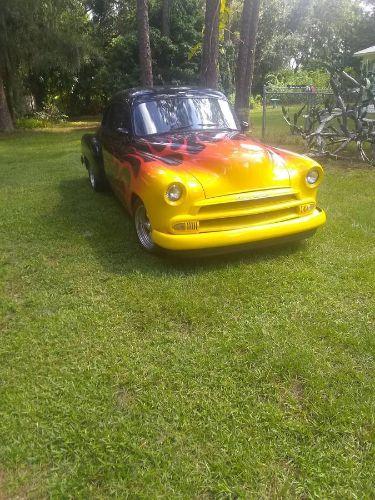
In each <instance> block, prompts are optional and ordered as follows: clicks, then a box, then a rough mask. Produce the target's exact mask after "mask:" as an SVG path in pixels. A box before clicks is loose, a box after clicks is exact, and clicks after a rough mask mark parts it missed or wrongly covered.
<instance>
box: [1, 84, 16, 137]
mask: <svg viewBox="0 0 375 500" xmlns="http://www.w3.org/2000/svg"><path fill="white" fill-rule="evenodd" d="M13 130H14V127H13V122H12V118H11V116H10V112H9V107H8V102H7V99H6V95H5V89H4V82H3V79H2V77H1V75H0V132H12V131H13Z"/></svg>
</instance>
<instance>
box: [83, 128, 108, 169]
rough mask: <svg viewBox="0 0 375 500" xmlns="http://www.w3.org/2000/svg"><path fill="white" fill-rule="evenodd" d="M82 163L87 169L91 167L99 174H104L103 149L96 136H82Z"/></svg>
mask: <svg viewBox="0 0 375 500" xmlns="http://www.w3.org/2000/svg"><path fill="white" fill-rule="evenodd" d="M81 162H82V164H83V165H85V167H86V168H88V167H89V165H91V166H92V167H93V168H94V169H95V171H96V173H97V174H104V165H103V153H102V147H101V144H100V142H99V139H98V138H97V136H96V135H95V134H85V135H83V136H82V139H81Z"/></svg>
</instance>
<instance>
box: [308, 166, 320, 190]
mask: <svg viewBox="0 0 375 500" xmlns="http://www.w3.org/2000/svg"><path fill="white" fill-rule="evenodd" d="M318 180H319V170H317V169H316V168H313V169H312V170H309V172H307V175H306V182H307V184H309V186H313V185H314V184H316V183H317V182H318Z"/></svg>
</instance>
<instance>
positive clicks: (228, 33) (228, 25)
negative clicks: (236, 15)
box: [224, 0, 232, 43]
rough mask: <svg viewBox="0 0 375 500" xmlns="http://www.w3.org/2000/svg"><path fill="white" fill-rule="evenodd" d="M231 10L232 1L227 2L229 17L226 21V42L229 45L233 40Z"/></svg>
mask: <svg viewBox="0 0 375 500" xmlns="http://www.w3.org/2000/svg"><path fill="white" fill-rule="evenodd" d="M231 9H232V0H227V5H226V10H227V17H226V19H225V21H226V26H225V28H224V42H226V43H228V42H230V40H231V17H232V16H231Z"/></svg>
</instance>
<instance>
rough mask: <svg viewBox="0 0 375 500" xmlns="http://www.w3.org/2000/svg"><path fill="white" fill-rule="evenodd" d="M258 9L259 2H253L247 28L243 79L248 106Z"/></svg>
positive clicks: (255, 0) (252, 73) (245, 99)
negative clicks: (244, 76)
mask: <svg viewBox="0 0 375 500" xmlns="http://www.w3.org/2000/svg"><path fill="white" fill-rule="evenodd" d="M259 8H260V0H253V8H252V10H251V22H250V26H249V30H250V36H249V52H248V55H247V65H246V78H245V84H246V87H245V96H244V101H245V103H246V105H247V107H248V106H249V100H250V96H251V86H252V84H253V77H254V64H255V50H256V43H257V33H258V22H259Z"/></svg>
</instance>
